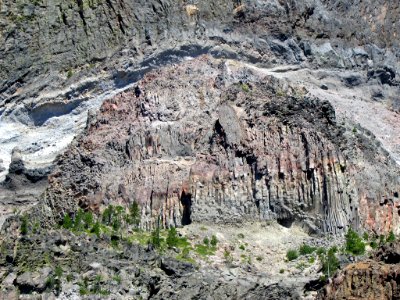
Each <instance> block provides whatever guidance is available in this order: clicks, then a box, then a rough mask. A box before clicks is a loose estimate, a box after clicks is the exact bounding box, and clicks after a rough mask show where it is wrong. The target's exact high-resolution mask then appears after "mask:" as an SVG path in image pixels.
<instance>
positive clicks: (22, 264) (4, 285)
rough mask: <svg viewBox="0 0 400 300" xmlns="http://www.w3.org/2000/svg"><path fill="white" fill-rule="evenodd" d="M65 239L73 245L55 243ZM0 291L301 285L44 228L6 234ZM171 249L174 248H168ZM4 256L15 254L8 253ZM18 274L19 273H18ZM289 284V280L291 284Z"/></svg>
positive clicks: (122, 293) (245, 290) (231, 293)
mask: <svg viewBox="0 0 400 300" xmlns="http://www.w3.org/2000/svg"><path fill="white" fill-rule="evenodd" d="M61 245H62V246H66V245H69V247H70V249H71V251H69V252H65V253H61V254H60V252H59V251H58V250H57V251H55V250H54V249H55V248H57V247H60V246H61ZM1 249H2V250H1V251H2V255H1V257H0V272H1V273H2V274H4V275H5V277H4V275H3V276H2V278H0V287H1V288H0V297H11V298H8V299H13V298H12V297H14V296H13V295H18V294H20V297H21V298H20V299H25V298H27V297H30V296H32V297H57V299H75V298H76V299H79V298H81V297H105V298H111V299H115V298H118V299H132V298H140V297H142V298H145V299H193V298H199V299H207V298H208V297H212V298H213V299H227V298H229V299H233V298H240V299H260V298H268V299H280V298H281V297H285V298H286V299H299V292H298V291H299V290H301V288H302V286H301V285H299V284H297V283H296V281H291V283H288V284H287V285H285V284H276V283H274V284H266V283H263V282H257V277H256V276H254V275H253V274H251V273H248V275H247V277H248V278H246V277H240V278H236V277H233V278H232V277H231V278H227V279H225V278H224V276H222V273H221V271H220V270H218V269H214V268H206V269H201V270H197V268H195V267H194V265H192V264H191V263H188V262H184V261H178V260H176V259H174V258H172V257H169V256H168V255H169V254H171V253H170V252H168V251H167V253H164V254H163V255H162V256H160V255H159V254H158V253H157V252H156V251H154V250H152V249H151V248H149V247H144V246H141V245H139V244H135V243H134V244H132V243H127V242H126V241H122V240H121V242H120V244H119V245H118V246H117V247H115V246H113V247H111V244H110V241H107V239H106V236H105V235H103V236H102V237H100V238H96V237H95V236H94V235H93V236H89V235H86V234H82V235H74V234H72V233H70V232H68V231H65V230H56V231H55V230H53V231H44V230H42V231H41V232H40V234H30V235H27V236H23V237H20V238H18V239H10V238H8V239H6V240H4V241H3V243H2V247H1ZM172 253H174V252H172ZM7 257H13V259H12V260H11V259H9V258H7ZM16 274H19V275H16ZM291 284H293V285H291Z"/></svg>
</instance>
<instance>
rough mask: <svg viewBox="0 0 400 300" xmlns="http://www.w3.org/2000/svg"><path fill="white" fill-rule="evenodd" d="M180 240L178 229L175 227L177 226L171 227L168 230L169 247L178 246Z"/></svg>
mask: <svg viewBox="0 0 400 300" xmlns="http://www.w3.org/2000/svg"><path fill="white" fill-rule="evenodd" d="M178 241H179V238H178V234H177V232H176V229H175V227H171V228H170V229H169V230H168V236H167V246H168V247H169V248H172V247H177V246H178Z"/></svg>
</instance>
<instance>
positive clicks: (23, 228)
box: [20, 215, 29, 235]
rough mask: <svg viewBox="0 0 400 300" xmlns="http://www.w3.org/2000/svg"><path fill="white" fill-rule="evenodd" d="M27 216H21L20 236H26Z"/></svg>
mask: <svg viewBox="0 0 400 300" xmlns="http://www.w3.org/2000/svg"><path fill="white" fill-rule="evenodd" d="M28 225H29V224H28V216H27V215H23V216H22V218H21V229H20V231H21V234H22V235H26V234H27V233H28Z"/></svg>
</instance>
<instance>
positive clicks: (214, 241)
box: [210, 235, 218, 247]
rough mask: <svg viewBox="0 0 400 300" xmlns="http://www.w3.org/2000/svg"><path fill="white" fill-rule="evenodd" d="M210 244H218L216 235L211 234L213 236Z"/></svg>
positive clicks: (214, 245)
mask: <svg viewBox="0 0 400 300" xmlns="http://www.w3.org/2000/svg"><path fill="white" fill-rule="evenodd" d="M210 244H211V246H213V247H216V246H217V244H218V239H217V237H216V236H215V235H213V236H212V237H211V241H210Z"/></svg>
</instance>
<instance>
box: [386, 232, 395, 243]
mask: <svg viewBox="0 0 400 300" xmlns="http://www.w3.org/2000/svg"><path fill="white" fill-rule="evenodd" d="M395 240H396V236H395V235H394V233H393V231H390V232H389V235H388V237H387V238H386V241H387V242H388V243H392V242H394V241H395Z"/></svg>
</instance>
